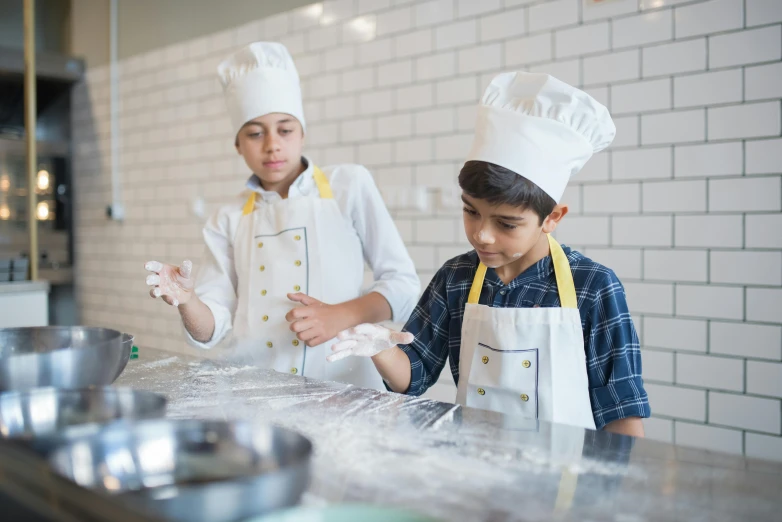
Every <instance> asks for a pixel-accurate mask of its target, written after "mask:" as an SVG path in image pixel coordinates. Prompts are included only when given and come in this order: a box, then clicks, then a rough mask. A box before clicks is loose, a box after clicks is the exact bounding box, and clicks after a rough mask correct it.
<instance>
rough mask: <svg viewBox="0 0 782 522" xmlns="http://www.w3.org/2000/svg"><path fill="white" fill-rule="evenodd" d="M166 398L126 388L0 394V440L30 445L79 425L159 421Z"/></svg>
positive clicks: (107, 387)
mask: <svg viewBox="0 0 782 522" xmlns="http://www.w3.org/2000/svg"><path fill="white" fill-rule="evenodd" d="M166 402H167V401H166V398H165V397H163V396H162V395H158V394H156V393H152V392H147V391H135V390H132V389H130V388H112V387H109V386H106V387H96V388H85V389H80V390H67V389H58V388H36V389H34V390H28V391H10V392H3V393H0V438H5V439H21V440H26V441H34V440H36V439H43V438H49V437H54V436H56V435H57V434H59V433H61V432H62V431H63V430H64V429H65V428H68V427H70V426H75V425H79V424H89V423H99V424H105V423H108V422H112V421H115V420H118V419H149V418H158V417H163V416H164V415H165V413H166Z"/></svg>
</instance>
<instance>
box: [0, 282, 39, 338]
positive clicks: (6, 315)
mask: <svg viewBox="0 0 782 522" xmlns="http://www.w3.org/2000/svg"><path fill="white" fill-rule="evenodd" d="M49 289H50V286H49V282H48V281H12V282H3V283H0V328H18V327H22V326H47V325H48V324H49Z"/></svg>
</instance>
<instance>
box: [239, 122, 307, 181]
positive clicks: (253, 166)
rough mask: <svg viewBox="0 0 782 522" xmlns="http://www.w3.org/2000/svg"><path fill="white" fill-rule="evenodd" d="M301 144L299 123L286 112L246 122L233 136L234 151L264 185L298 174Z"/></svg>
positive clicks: (302, 141) (302, 145) (301, 131)
mask: <svg viewBox="0 0 782 522" xmlns="http://www.w3.org/2000/svg"><path fill="white" fill-rule="evenodd" d="M303 147H304V132H303V130H302V128H301V123H299V120H297V119H296V118H294V117H293V116H291V115H289V114H281V113H272V114H267V115H265V116H261V117H259V118H255V119H254V120H251V121H249V122H247V123H245V124H244V127H242V128H241V130H240V131H239V134H238V135H237V136H236V150H237V151H238V152H239V154H241V155H242V157H244V161H245V163H247V166H248V167H250V170H252V171H253V173H254V174H255V175H256V176H258V177H259V178H261V181H263V182H264V187H273V186H274V185H276V184H278V183H281V182H283V181H285V180H286V179H287V178H288V177H290V175H291V173H292V172H294V171H295V172H296V174H297V175H298V173H299V168H300V166H301V150H302V148H303ZM272 190H273V189H272Z"/></svg>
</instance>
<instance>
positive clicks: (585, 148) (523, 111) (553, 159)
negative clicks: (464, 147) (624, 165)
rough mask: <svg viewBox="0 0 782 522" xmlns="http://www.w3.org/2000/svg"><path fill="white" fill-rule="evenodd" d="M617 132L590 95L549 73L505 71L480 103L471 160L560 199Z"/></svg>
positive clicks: (469, 157) (608, 115)
mask: <svg viewBox="0 0 782 522" xmlns="http://www.w3.org/2000/svg"><path fill="white" fill-rule="evenodd" d="M615 135H616V127H615V126H614V122H613V121H612V120H611V115H610V114H609V113H608V109H606V108H605V107H604V106H603V105H601V104H600V103H598V102H597V101H596V100H595V99H594V98H592V97H591V96H589V95H588V94H587V93H585V92H583V91H580V90H578V89H576V88H575V87H571V86H570V85H568V84H566V83H564V82H561V81H559V80H557V79H556V78H554V77H553V76H550V75H548V74H537V73H526V72H511V73H502V74H499V75H497V76H495V77H494V79H493V80H492V82H491V84H490V85H489V86H488V87H487V88H486V91H485V92H484V94H483V99H482V100H481V102H480V104H479V106H478V120H477V123H476V129H475V139H474V141H473V146H472V150H471V151H470V154H469V156H468V158H467V161H470V160H480V161H486V162H489V163H494V164H496V165H499V166H501V167H505V168H506V169H509V170H512V171H513V172H515V173H517V174H519V175H521V176H524V177H525V178H527V179H528V180H530V181H532V182H533V183H535V184H536V185H537V186H539V187H540V188H541V189H543V191H545V192H546V194H548V195H549V196H551V197H552V198H553V199H554V200H555V201H556V202H557V203H559V201H560V198H562V193H563V192H564V191H565V187H566V186H567V184H568V181H569V180H570V177H571V176H572V175H574V174H576V173H577V172H578V171H580V170H581V168H582V167H583V166H584V164H585V163H586V162H587V160H588V159H589V158H591V157H592V154H594V153H596V152H599V151H601V150H603V149H604V148H606V147H608V145H610V144H611V142H612V141H613V139H614V136H615Z"/></svg>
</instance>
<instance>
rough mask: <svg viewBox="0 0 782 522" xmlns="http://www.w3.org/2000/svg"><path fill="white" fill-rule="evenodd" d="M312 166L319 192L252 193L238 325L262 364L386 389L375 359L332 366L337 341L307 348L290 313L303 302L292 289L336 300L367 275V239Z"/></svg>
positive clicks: (242, 246) (240, 260)
mask: <svg viewBox="0 0 782 522" xmlns="http://www.w3.org/2000/svg"><path fill="white" fill-rule="evenodd" d="M313 167H314V169H313V172H314V174H313V177H314V179H315V184H316V185H317V188H318V193H317V194H316V195H305V196H302V197H299V198H294V199H290V198H286V199H279V200H277V201H274V202H266V201H262V200H260V199H259V198H256V194H255V193H253V194H252V195H251V196H250V197H249V199H248V200H247V203H246V204H245V207H244V210H243V212H242V218H241V219H240V221H239V226H238V228H237V233H236V238H235V240H234V264H235V265H236V273H237V274H238V281H237V283H238V284H237V298H238V302H237V310H236V315H235V318H234V332H235V335H236V337H237V338H238V339H240V340H241V342H247V341H248V340H249V341H250V342H251V344H252V345H253V346H252V350H253V352H254V353H253V357H254V358H255V360H256V361H257V362H258V363H259V364H260V365H262V366H264V367H268V368H271V369H274V370H277V371H279V372H286V373H293V374H298V375H305V376H308V377H314V378H317V379H325V380H332V381H339V382H345V383H349V384H354V385H356V386H363V387H368V388H375V389H379V390H384V389H385V388H384V386H383V382H382V379H381V377H380V375H379V374H378V373H377V370H376V369H375V366H374V364H373V363H372V361H371V359H368V358H365V357H349V358H346V359H343V361H338V362H337V363H330V364H328V365H327V364H326V355H327V354H328V353H330V350H329V348H330V346H331V344H333V340H332V341H329V342H327V343H324V344H322V345H320V346H315V347H311V348H308V347H307V346H306V345H305V343H304V342H302V341H299V340H298V339H297V338H296V334H295V333H293V332H292V331H291V330H290V323H288V322H287V321H286V320H285V315H286V314H287V313H288V312H289V311H290V310H291V309H292V308H294V307H295V306H300V305H297V304H296V303H294V302H292V301H290V300H289V299H288V297H287V294H289V293H296V292H302V293H305V294H307V295H309V296H311V297H314V298H315V299H318V300H320V301H322V302H324V303H326V304H338V303H343V302H345V301H350V300H351V299H355V298H357V297H359V296H360V295H361V288H362V286H363V281H364V255H363V250H362V246H361V240H360V239H359V237H358V235H357V233H356V231H355V229H354V228H353V227H352V226H351V224H350V221H349V220H346V219H345V217H344V216H343V215H342V213H341V212H340V209H339V207H338V206H337V203H336V201H334V198H333V195H332V192H331V186H330V185H329V182H328V179H327V178H326V176H325V175H324V174H323V172H322V171H321V170H320V169H319V168H318V167H315V166H313ZM256 345H257V346H256ZM343 362H344V364H340V363H343Z"/></svg>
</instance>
